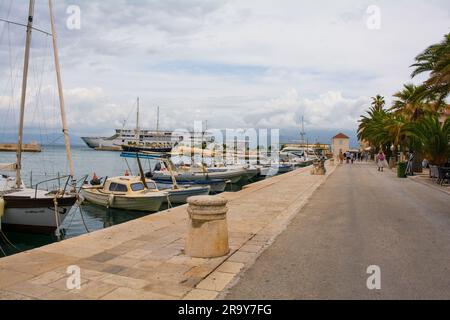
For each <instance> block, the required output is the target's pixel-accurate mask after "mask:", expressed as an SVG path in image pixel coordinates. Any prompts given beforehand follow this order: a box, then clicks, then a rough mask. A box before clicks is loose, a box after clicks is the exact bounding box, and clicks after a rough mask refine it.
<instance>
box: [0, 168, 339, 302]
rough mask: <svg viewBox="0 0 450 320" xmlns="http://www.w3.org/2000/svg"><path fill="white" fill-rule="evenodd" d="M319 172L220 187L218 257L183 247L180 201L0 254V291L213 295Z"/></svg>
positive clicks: (45, 295) (62, 295) (261, 245)
mask: <svg viewBox="0 0 450 320" xmlns="http://www.w3.org/2000/svg"><path fill="white" fill-rule="evenodd" d="M333 169H334V167H332V168H329V174H330V173H331V172H332V171H333ZM327 178H328V176H311V175H310V168H305V169H301V170H297V171H294V172H291V173H288V174H285V175H282V176H277V177H274V178H272V179H268V180H264V181H261V182H258V183H256V184H253V185H251V186H249V187H248V188H246V189H245V190H243V191H241V192H237V193H226V194H224V195H223V197H225V198H227V199H228V200H229V204H228V206H229V209H230V210H229V213H228V223H229V231H230V245H231V249H232V250H231V252H230V254H229V255H228V256H226V257H223V258H216V259H195V258H189V257H186V256H185V255H184V253H183V249H184V243H185V238H186V234H187V223H188V216H187V213H186V207H185V206H183V207H178V208H175V209H172V210H168V211H164V212H160V213H158V214H154V215H149V216H146V217H144V218H141V219H137V220H134V221H130V222H127V223H125V224H122V225H117V226H114V227H111V228H108V229H104V230H100V231H97V232H94V233H92V234H87V235H83V236H80V237H77V238H74V239H69V240H66V241H63V242H60V243H55V244H52V245H49V246H46V247H42V248H39V249H35V250H32V251H29V252H24V253H20V254H17V255H14V256H11V257H7V258H3V259H0V299H203V300H205V299H215V298H217V297H218V296H219V294H220V293H221V292H223V291H224V290H225V289H226V288H227V287H228V286H230V285H232V284H233V283H234V282H235V281H236V279H238V276H239V274H240V273H242V271H243V270H245V269H246V268H248V267H249V266H251V264H252V263H253V262H254V261H255V259H256V258H257V257H258V256H259V255H260V253H261V252H263V250H264V249H265V248H267V247H269V245H270V244H271V243H272V242H273V241H274V239H275V237H276V236H277V235H279V234H280V233H281V232H282V231H283V230H285V228H286V226H287V224H288V223H289V221H290V220H291V219H292V218H293V217H294V216H295V215H296V214H297V213H298V212H299V211H300V209H301V208H302V207H303V206H304V205H305V203H306V202H307V200H308V198H309V197H310V196H311V195H312V194H313V192H314V191H315V190H316V189H317V188H318V187H319V186H320V185H321V184H322V183H323V182H324V181H325V180H326V179H327ZM69 266H78V267H80V269H81V289H79V290H69V289H67V286H66V283H67V280H68V277H69V275H68V274H67V268H68V267H69Z"/></svg>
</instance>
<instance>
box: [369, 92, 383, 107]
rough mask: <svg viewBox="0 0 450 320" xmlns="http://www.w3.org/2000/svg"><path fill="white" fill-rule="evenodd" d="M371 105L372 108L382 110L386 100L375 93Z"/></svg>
mask: <svg viewBox="0 0 450 320" xmlns="http://www.w3.org/2000/svg"><path fill="white" fill-rule="evenodd" d="M371 99H372V103H371V106H372V108H373V109H374V110H383V108H384V106H385V104H386V101H384V97H383V96H381V95H379V94H377V95H376V96H375V97H372V98H371Z"/></svg>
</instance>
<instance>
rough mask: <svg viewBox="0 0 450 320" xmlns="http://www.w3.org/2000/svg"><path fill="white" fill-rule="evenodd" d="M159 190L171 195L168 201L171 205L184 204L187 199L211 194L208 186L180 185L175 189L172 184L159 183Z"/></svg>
mask: <svg viewBox="0 0 450 320" xmlns="http://www.w3.org/2000/svg"><path fill="white" fill-rule="evenodd" d="M156 185H157V187H158V189H159V190H162V191H167V192H168V193H169V196H168V201H166V202H170V203H171V204H183V203H186V202H187V198H189V197H193V196H206V195H208V194H209V193H210V190H211V187H210V186H208V185H203V186H202V185H178V184H177V186H176V187H175V186H174V185H173V184H172V183H168V182H166V183H157V184H156Z"/></svg>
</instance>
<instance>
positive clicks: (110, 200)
mask: <svg viewBox="0 0 450 320" xmlns="http://www.w3.org/2000/svg"><path fill="white" fill-rule="evenodd" d="M113 203H114V194H112V193H111V194H110V195H109V197H108V208H109V207H111V206H112V204H113Z"/></svg>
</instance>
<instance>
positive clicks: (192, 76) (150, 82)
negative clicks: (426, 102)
mask: <svg viewBox="0 0 450 320" xmlns="http://www.w3.org/2000/svg"><path fill="white" fill-rule="evenodd" d="M69 4H71V5H72V4H76V5H79V6H80V8H81V16H82V24H81V26H82V28H81V30H78V31H77V30H74V31H71V30H68V29H66V28H65V19H66V17H67V16H66V13H65V9H66V7H67V5H69ZM372 4H376V5H378V6H379V7H380V8H381V14H382V16H381V18H382V28H381V30H379V31H371V30H368V29H367V27H366V21H365V19H366V18H367V16H366V9H367V7H368V6H369V5H372ZM7 5H8V4H7V1H6V2H1V3H0V12H2V13H3V12H7V11H8V10H6V9H5V8H6V7H4V6H7ZM55 5H56V17H57V23H58V24H57V25H58V34H59V43H60V53H61V63H62V67H63V68H62V69H63V70H62V74H63V80H64V88H65V92H66V100H67V101H66V104H67V109H68V119H69V123H70V125H71V130H72V131H73V132H75V133H77V134H84V133H98V134H109V133H111V131H112V130H113V129H114V128H115V127H120V126H121V123H122V121H123V120H124V119H126V118H127V117H129V115H130V112H131V111H132V108H133V104H134V101H135V99H136V97H137V96H140V97H141V100H142V122H143V123H144V124H145V125H146V126H148V127H154V126H155V124H156V119H155V113H156V106H158V105H159V106H161V125H162V126H163V127H166V128H171V129H174V128H185V127H191V126H192V125H193V122H194V120H206V119H207V120H208V121H209V123H210V126H215V127H220V128H224V127H231V128H233V127H252V126H263V127H283V128H284V127H286V128H293V127H298V125H299V123H300V119H301V116H302V115H304V116H305V122H306V124H307V126H309V127H311V128H324V129H327V128H333V129H336V130H339V129H355V127H356V126H357V123H356V121H357V119H358V116H359V115H360V114H361V113H362V112H363V111H364V109H365V107H366V106H367V104H368V97H370V96H373V95H375V94H378V93H380V94H382V95H385V96H387V100H388V101H389V96H390V95H392V94H393V93H394V92H395V91H397V90H398V89H399V88H401V86H402V84H403V83H405V82H408V81H410V79H409V74H410V70H409V68H408V67H409V65H410V64H412V62H413V59H414V56H415V55H417V54H418V53H419V52H420V51H422V50H423V49H424V48H425V47H427V46H428V45H430V44H432V43H435V42H437V41H440V40H441V38H442V36H443V35H444V33H447V32H448V31H449V28H448V26H449V25H450V24H449V22H450V17H449V12H450V3H448V1H418V0H416V1H406V0H401V1H395V2H393V1H387V0H385V1H376V3H373V1H356V0H355V1H351V0H343V1H339V2H337V1H331V0H329V1H325V0H320V1H314V2H311V1H294V0H284V1H280V2H277V3H276V5H275V3H274V2H273V1H269V0H258V1H257V0H250V1H238V0H215V1H206V0H190V1H186V0H182V1H181V0H180V1H174V0H171V1H168V0H152V1H145V0H140V1H137V0H135V1H126V0H114V1H82V0H73V1H72V0H71V1H68V0H66V1H58V2H56V3H55ZM1 6H3V7H1ZM26 11H27V5H26V2H13V5H12V8H11V11H10V13H11V14H10V19H12V20H15V21H18V22H20V21H22V22H23V21H25V20H26ZM36 11H37V13H36V19H35V23H36V25H37V26H38V27H40V28H42V29H45V30H49V23H48V12H47V5H46V2H45V1H43V2H40V1H37V2H36ZM23 39H24V33H23V30H22V29H21V28H20V27H13V26H10V28H9V29H7V28H5V29H4V28H3V25H2V24H0V70H2V71H0V72H2V73H0V90H3V91H0V96H8V94H9V88H10V85H9V74H10V63H11V62H10V60H9V57H10V52H9V46H8V42H9V40H11V43H12V51H11V52H12V58H13V60H12V65H13V66H14V70H13V74H14V79H15V82H14V83H15V92H16V94H17V92H18V91H19V89H20V70H21V67H22V66H21V61H22V59H23ZM50 45H51V42H50V41H49V38H48V37H47V36H44V35H41V34H39V33H34V34H33V51H32V52H33V58H34V61H35V62H34V65H33V70H34V71H33V72H32V73H31V77H32V78H34V79H36V78H37V79H39V77H36V75H39V74H40V71H41V70H45V77H44V78H43V83H44V85H45V86H46V88H47V89H46V90H47V94H48V96H47V97H46V98H43V101H41V102H40V103H39V104H38V105H41V106H42V108H44V106H47V105H52V106H53V105H54V84H55V82H54V75H53V74H52V72H53V69H52V57H51V47H50ZM42 66H45V67H44V68H43V67H42ZM17 80H19V81H17ZM37 88H39V81H35V80H33V81H32V83H31V84H30V101H34V100H33V99H34V96H35V93H36V92H37ZM49 88H53V89H52V90H50V89H49ZM3 104H4V103H3ZM29 105H30V108H31V109H30V110H34V109H33V108H37V107H33V103H32V102H29ZM15 106H16V107H17V108H18V100H17V99H16V100H15ZM4 110H5V108H1V109H0V113H3V112H4ZM51 112H52V111H50V109H48V110H47V109H46V111H45V112H42V114H44V113H51ZM39 114H41V113H39ZM51 114H53V113H51ZM1 115H4V113H3V114H1ZM1 115H0V116H1ZM37 119H38V118H36V119H35V120H36V121H37ZM41 120H42V121H45V118H42V119H41ZM133 121H134V118H133V117H130V120H129V124H130V125H134V122H133Z"/></svg>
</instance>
